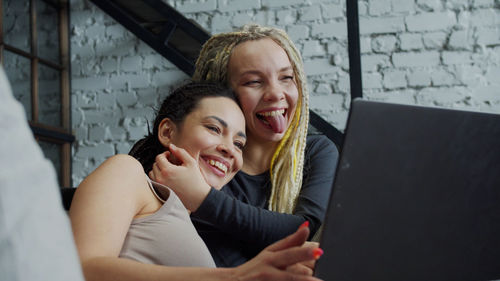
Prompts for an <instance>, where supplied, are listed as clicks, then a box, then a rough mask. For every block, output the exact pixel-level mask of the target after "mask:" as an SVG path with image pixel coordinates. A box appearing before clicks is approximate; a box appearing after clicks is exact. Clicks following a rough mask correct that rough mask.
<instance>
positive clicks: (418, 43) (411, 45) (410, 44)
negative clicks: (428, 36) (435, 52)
mask: <svg viewBox="0 0 500 281" xmlns="http://www.w3.org/2000/svg"><path fill="white" fill-rule="evenodd" d="M399 41H400V45H399V46H400V48H401V50H404V51H409V50H418V49H422V48H423V47H424V44H423V41H422V35H421V34H418V33H403V34H401V35H400V36H399Z"/></svg>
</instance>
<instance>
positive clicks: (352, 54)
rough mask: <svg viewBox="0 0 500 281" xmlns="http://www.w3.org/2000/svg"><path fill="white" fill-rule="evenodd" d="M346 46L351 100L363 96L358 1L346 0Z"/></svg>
mask: <svg viewBox="0 0 500 281" xmlns="http://www.w3.org/2000/svg"><path fill="white" fill-rule="evenodd" d="M346 12H347V45H348V48H349V79H350V82H351V100H353V99H355V98H360V97H362V96H363V85H362V83H361V82H362V78H361V52H360V44H359V41H360V40H359V17H358V0H346Z"/></svg>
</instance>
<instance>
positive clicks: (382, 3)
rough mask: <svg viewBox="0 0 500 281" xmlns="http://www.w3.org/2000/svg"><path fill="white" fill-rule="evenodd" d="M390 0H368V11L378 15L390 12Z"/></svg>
mask: <svg viewBox="0 0 500 281" xmlns="http://www.w3.org/2000/svg"><path fill="white" fill-rule="evenodd" d="M391 2H392V1H391V0H368V13H369V14H370V15H372V16H380V15H383V14H387V13H389V12H391V10H392V9H391Z"/></svg>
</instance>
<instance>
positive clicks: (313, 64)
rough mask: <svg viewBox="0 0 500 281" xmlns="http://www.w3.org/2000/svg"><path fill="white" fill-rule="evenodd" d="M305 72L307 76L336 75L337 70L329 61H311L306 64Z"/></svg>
mask: <svg viewBox="0 0 500 281" xmlns="http://www.w3.org/2000/svg"><path fill="white" fill-rule="evenodd" d="M304 70H305V73H306V74H307V75H319V74H328V73H335V71H336V68H335V66H333V65H332V64H331V62H330V60H329V59H311V60H307V61H305V62H304Z"/></svg>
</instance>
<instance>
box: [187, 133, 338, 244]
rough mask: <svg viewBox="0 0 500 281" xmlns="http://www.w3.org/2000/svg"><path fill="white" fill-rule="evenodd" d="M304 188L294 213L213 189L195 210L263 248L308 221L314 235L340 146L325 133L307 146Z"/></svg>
mask: <svg viewBox="0 0 500 281" xmlns="http://www.w3.org/2000/svg"><path fill="white" fill-rule="evenodd" d="M305 157H306V158H305V165H304V176H303V183H302V189H301V191H300V194H299V198H298V201H297V206H296V208H295V211H294V213H293V214H282V213H278V212H272V211H269V210H267V209H263V208H260V207H255V206H252V205H249V204H247V203H244V202H242V201H240V200H238V199H236V198H234V197H232V196H231V195H229V194H227V193H224V192H222V191H218V190H215V189H212V190H211V191H210V192H209V194H208V196H207V198H206V199H205V201H204V202H203V203H202V205H201V206H200V207H199V208H198V210H197V211H196V212H195V213H193V214H192V216H194V217H195V218H197V219H201V220H203V221H205V222H207V223H209V224H212V226H213V227H215V228H217V229H219V230H220V231H223V232H225V233H227V234H230V235H231V236H232V237H234V239H238V240H241V241H244V242H251V243H252V244H251V245H252V247H255V249H256V250H258V251H260V250H261V249H263V248H264V247H266V246H268V245H269V244H271V243H273V242H275V241H277V240H279V239H281V238H283V237H285V236H287V235H289V234H291V233H293V232H294V231H295V230H297V228H298V227H299V225H300V224H302V223H303V222H304V221H306V220H307V221H309V223H310V229H311V235H313V234H314V233H315V232H316V230H317V229H318V228H319V227H320V225H321V223H322V221H323V219H324V215H325V211H326V207H327V204H328V199H329V197H330V192H331V188H332V185H333V179H334V175H335V168H336V165H337V160H338V150H337V149H336V147H335V145H334V144H333V143H332V142H331V141H330V140H329V139H328V138H326V137H324V136H314V138H313V139H312V140H311V141H310V143H309V147H308V148H307V150H306V155H305Z"/></svg>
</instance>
